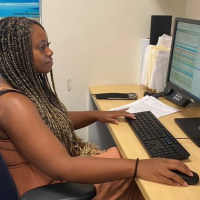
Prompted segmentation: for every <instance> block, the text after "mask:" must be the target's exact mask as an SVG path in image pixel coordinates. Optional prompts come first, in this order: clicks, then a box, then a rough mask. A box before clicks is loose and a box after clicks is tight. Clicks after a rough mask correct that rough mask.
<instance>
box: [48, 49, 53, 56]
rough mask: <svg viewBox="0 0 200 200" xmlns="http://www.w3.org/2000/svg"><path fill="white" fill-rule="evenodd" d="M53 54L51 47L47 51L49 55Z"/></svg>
mask: <svg viewBox="0 0 200 200" xmlns="http://www.w3.org/2000/svg"><path fill="white" fill-rule="evenodd" d="M52 55H53V51H52V50H51V49H50V48H49V49H48V52H47V56H52Z"/></svg>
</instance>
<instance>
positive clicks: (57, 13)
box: [42, 0, 189, 139]
mask: <svg viewBox="0 0 200 200" xmlns="http://www.w3.org/2000/svg"><path fill="white" fill-rule="evenodd" d="M186 4H187V0H42V24H43V25H44V27H45V28H46V31H47V33H48V36H49V40H50V41H51V42H52V44H51V47H52V48H53V50H54V56H53V58H54V74H55V82H56V86H57V92H58V94H59V96H60V99H61V100H62V101H63V103H64V104H65V105H66V106H67V108H68V109H69V110H88V109H89V94H88V86H89V85H103V84H133V83H138V81H139V80H138V79H139V66H140V41H141V39H142V38H147V37H149V32H150V20H151V15H173V18H174V17H176V16H179V17H185V15H186ZM188 12H189V11H188ZM68 79H71V81H72V89H71V91H70V92H69V91H68V90H67V80H68ZM78 133H79V135H80V132H78ZM82 133H83V135H81V136H82V137H83V138H85V139H87V129H84V130H82Z"/></svg>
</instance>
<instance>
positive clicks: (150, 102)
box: [110, 96, 180, 118]
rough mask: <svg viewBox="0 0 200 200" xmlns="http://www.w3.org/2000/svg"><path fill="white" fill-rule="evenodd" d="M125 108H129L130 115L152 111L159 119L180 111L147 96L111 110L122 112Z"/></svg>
mask: <svg viewBox="0 0 200 200" xmlns="http://www.w3.org/2000/svg"><path fill="white" fill-rule="evenodd" d="M123 108H129V109H128V110H127V112H129V113H137V112H142V111H151V112H152V113H153V114H154V115H155V116H156V117H157V118H159V117H162V116H165V115H170V114H172V113H175V112H178V111H180V110H179V109H177V108H173V107H171V106H168V105H166V104H164V103H162V102H161V101H159V100H158V99H156V98H155V97H152V96H145V97H143V98H141V99H138V100H137V101H135V102H133V103H130V104H126V105H124V106H120V107H117V108H112V109H110V110H121V109H123Z"/></svg>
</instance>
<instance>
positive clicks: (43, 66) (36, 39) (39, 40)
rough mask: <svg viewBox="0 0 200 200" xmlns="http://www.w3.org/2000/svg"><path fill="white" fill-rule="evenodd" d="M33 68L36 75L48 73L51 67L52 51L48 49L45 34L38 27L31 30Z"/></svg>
mask: <svg viewBox="0 0 200 200" xmlns="http://www.w3.org/2000/svg"><path fill="white" fill-rule="evenodd" d="M31 38H32V48H33V59H34V66H35V69H36V71H37V72H38V73H48V72H50V71H51V69H52V66H53V59H52V55H53V51H52V50H51V49H50V48H49V42H48V38H47V34H46V32H45V31H44V30H43V29H42V28H41V27H40V26H38V25H34V26H33V27H32V29H31Z"/></svg>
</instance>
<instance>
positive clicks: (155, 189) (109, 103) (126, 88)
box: [89, 85, 200, 200]
mask: <svg viewBox="0 0 200 200" xmlns="http://www.w3.org/2000/svg"><path fill="white" fill-rule="evenodd" d="M89 89H90V94H98V93H105V92H124V93H131V92H136V93H138V95H139V98H142V97H143V93H144V91H145V90H147V88H146V87H143V86H138V85H109V86H90V88H89ZM92 98H93V100H94V102H95V104H96V106H97V108H98V109H99V110H109V109H111V108H114V107H118V106H122V105H126V104H128V103H131V102H132V101H130V100H97V99H96V98H95V97H94V96H93V97H92ZM159 100H161V101H162V102H163V103H166V104H167V105H169V106H173V107H176V108H178V109H180V110H181V112H177V113H174V114H172V115H167V116H165V117H161V118H159V120H160V121H161V122H162V123H163V125H164V126H165V127H166V128H167V129H168V130H169V131H170V132H171V133H172V134H173V135H174V136H175V137H176V138H187V136H186V135H185V134H184V133H183V132H182V131H181V129H180V128H179V127H178V126H177V125H176V124H175V122H174V118H181V117H198V116H200V107H189V108H182V107H179V106H177V105H175V104H173V103H171V102H169V101H167V100H166V99H163V98H161V99H159ZM107 127H108V129H109V131H110V133H111V135H112V137H113V139H114V141H115V143H116V145H117V146H118V148H119V150H120V152H121V154H122V155H123V157H124V158H132V159H135V158H137V157H138V158H140V159H146V158H149V156H148V154H147V153H146V151H145V150H144V149H143V147H142V145H141V144H140V142H139V141H138V139H137V137H136V136H135V135H134V133H133V132H132V130H131V128H130V127H129V125H128V124H127V123H126V122H125V120H124V118H121V119H120V122H119V125H113V124H107ZM179 142H180V143H181V144H182V145H183V146H184V147H185V148H186V149H187V151H188V152H189V153H190V157H189V159H187V160H184V161H183V162H185V163H186V164H187V165H188V166H189V167H190V168H191V170H193V171H195V172H197V173H198V174H199V175H200V148H198V147H197V146H196V145H195V144H194V143H193V142H192V141H191V140H190V139H182V140H179ZM136 182H137V184H138V186H139V188H140V190H141V192H142V194H143V195H144V197H145V199H146V200H148V199H151V200H200V184H198V185H195V186H189V187H179V186H177V187H175V186H168V185H164V184H159V183H154V182H149V181H145V180H142V179H137V180H136Z"/></svg>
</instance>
